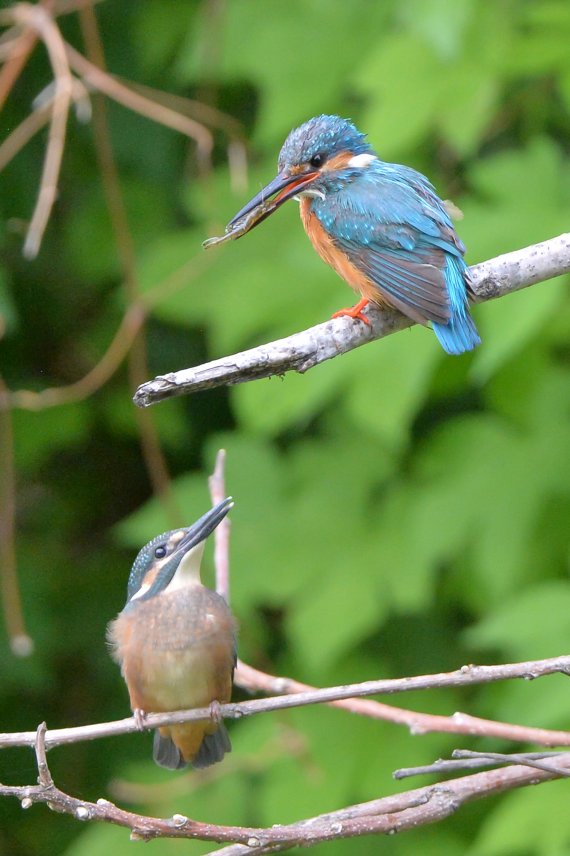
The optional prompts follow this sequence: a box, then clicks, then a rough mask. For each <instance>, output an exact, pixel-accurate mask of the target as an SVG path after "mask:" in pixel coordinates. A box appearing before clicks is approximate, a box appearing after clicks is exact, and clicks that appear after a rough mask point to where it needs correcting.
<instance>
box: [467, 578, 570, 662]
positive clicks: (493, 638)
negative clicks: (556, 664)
mask: <svg viewBox="0 0 570 856" xmlns="http://www.w3.org/2000/svg"><path fill="white" fill-rule="evenodd" d="M569 635H570V583H569V582H567V581H563V580H548V581H546V582H544V583H539V584H537V585H534V586H532V587H527V588H526V589H525V590H524V591H523V592H521V593H520V594H518V595H514V594H513V595H511V596H510V597H509V599H508V600H505V601H504V602H502V603H500V604H498V605H495V606H494V608H491V609H489V610H488V612H487V614H486V615H485V617H484V618H482V619H481V620H480V621H479V622H478V623H477V624H476V625H475V626H474V627H471V628H469V629H468V630H467V631H466V638H467V640H468V642H469V643H470V644H471V645H476V646H478V647H480V648H483V649H489V648H490V649H495V648H499V649H500V650H501V652H502V654H503V656H505V657H506V658H507V659H508V660H531V659H540V658H542V657H555V656H556V655H557V654H559V653H560V652H561V651H566V650H567V648H568V638H569Z"/></svg>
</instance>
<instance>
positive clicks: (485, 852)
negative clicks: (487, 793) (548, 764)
mask: <svg viewBox="0 0 570 856" xmlns="http://www.w3.org/2000/svg"><path fill="white" fill-rule="evenodd" d="M566 785H567V782H564V781H562V782H550V783H548V784H546V785H541V787H540V788H528V789H526V790H520V791H515V792H514V793H510V794H507V795H506V796H505V797H503V799H502V800H501V802H500V803H499V805H498V806H496V807H495V808H494V810H493V811H492V812H491V813H490V815H489V816H488V818H487V819H486V820H484V821H483V825H482V827H481V831H480V832H479V834H478V835H477V836H476V838H475V841H474V843H473V844H472V846H471V847H470V848H469V849H468V851H467V852H468V853H469V856H503V854H504V856H513V854H518V853H520V854H522V853H533V854H536V855H537V856H553V854H560V856H562V854H563V853H566V852H568V847H569V845H570V817H569V815H568V812H567V811H566V805H567V799H568V788H567V787H566Z"/></svg>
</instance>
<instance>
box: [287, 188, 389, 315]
mask: <svg viewBox="0 0 570 856" xmlns="http://www.w3.org/2000/svg"><path fill="white" fill-rule="evenodd" d="M331 205H332V203H331ZM300 213H301V221H302V223H303V227H304V229H305V232H306V233H307V235H308V237H309V240H310V241H311V243H312V245H313V247H314V248H315V250H316V251H317V253H318V254H319V256H320V257H321V258H322V260H323V261H324V262H326V263H327V264H328V265H330V266H331V267H332V269H333V270H335V271H336V272H337V273H338V275H339V276H340V277H342V279H344V281H345V282H347V283H348V284H349V285H350V287H351V288H353V289H354V290H355V291H356V292H358V293H359V294H362V296H363V297H366V299H367V300H372V301H374V302H376V303H381V302H382V300H381V298H380V296H379V294H378V289H377V288H376V287H375V285H374V283H373V282H371V280H370V279H368V277H366V276H365V275H364V274H363V273H362V271H360V270H359V269H358V268H357V267H356V266H355V265H354V264H353V262H352V261H351V259H350V257H349V256H348V255H347V254H346V253H344V252H342V251H341V250H339V249H338V247H337V246H336V245H335V242H334V239H333V237H332V235H331V234H330V233H329V232H328V231H327V230H326V228H325V226H324V225H323V223H322V222H321V218H320V217H319V216H317V214H316V213H315V211H314V210H313V199H312V198H311V197H308V196H304V197H302V198H301V203H300ZM331 216H334V215H333V213H332V212H331Z"/></svg>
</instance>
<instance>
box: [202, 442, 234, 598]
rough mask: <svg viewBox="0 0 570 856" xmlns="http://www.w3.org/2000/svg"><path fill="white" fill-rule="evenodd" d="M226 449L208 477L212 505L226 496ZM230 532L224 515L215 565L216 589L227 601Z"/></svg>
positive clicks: (217, 535)
mask: <svg viewBox="0 0 570 856" xmlns="http://www.w3.org/2000/svg"><path fill="white" fill-rule="evenodd" d="M225 464H226V451H225V449H220V450H219V451H218V454H217V455H216V464H215V466H214V472H213V473H212V475H211V476H210V478H209V479H208V487H209V488H210V498H211V500H212V505H218V503H220V502H221V501H222V500H223V499H225V497H226V480H225V473H224V469H225ZM230 532H231V523H230V520H229V517H224V519H223V520H222V522H221V523H219V524H218V525H217V526H216V529H215V531H214V567H215V569H216V591H217V592H218V594H220V595H221V596H222V597H223V598H224V599H225V601H226V603H229V602H230V565H229V554H230Z"/></svg>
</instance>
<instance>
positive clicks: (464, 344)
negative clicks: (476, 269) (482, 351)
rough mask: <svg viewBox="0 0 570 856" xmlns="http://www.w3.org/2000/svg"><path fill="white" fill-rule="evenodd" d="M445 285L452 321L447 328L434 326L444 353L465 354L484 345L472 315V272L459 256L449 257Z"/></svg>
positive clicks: (445, 326) (450, 320) (445, 325)
mask: <svg viewBox="0 0 570 856" xmlns="http://www.w3.org/2000/svg"><path fill="white" fill-rule="evenodd" d="M445 284H446V286H447V292H448V294H449V302H450V306H451V318H450V319H449V321H448V322H447V324H435V323H434V324H432V326H433V329H434V332H435V335H436V336H437V338H438V339H439V341H440V343H441V345H442V347H443V349H444V351H446V352H447V353H448V354H463V353H464V352H465V351H472V350H473V348H476V347H477V345H480V344H481V339H480V337H479V333H478V332H477V327H476V326H475V322H474V321H473V318H472V317H471V315H470V314H469V304H468V302H467V289H468V287H469V268H468V267H467V265H466V264H465V262H464V261H463V259H460V258H458V257H457V256H448V257H447V263H446V266H445Z"/></svg>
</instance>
